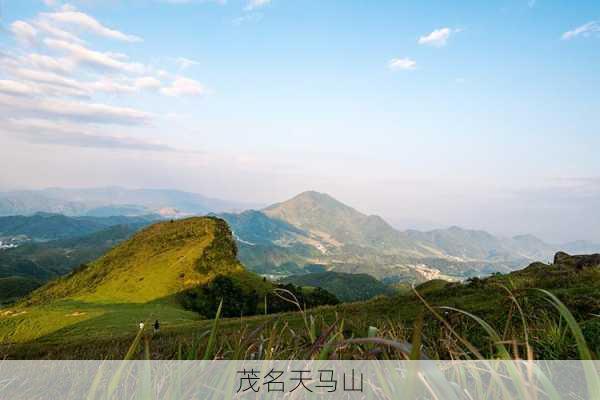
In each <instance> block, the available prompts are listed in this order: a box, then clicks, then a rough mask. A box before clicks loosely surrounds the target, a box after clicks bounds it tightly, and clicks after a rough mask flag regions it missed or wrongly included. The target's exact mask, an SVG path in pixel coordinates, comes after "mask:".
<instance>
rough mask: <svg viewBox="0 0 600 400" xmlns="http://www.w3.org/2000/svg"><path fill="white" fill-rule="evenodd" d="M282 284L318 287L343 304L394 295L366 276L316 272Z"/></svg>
mask: <svg viewBox="0 0 600 400" xmlns="http://www.w3.org/2000/svg"><path fill="white" fill-rule="evenodd" d="M283 282H284V283H291V284H294V285H296V286H301V287H320V288H322V289H325V290H327V291H328V292H330V293H333V294H334V295H335V297H337V298H338V299H340V300H341V301H344V302H348V301H361V300H369V299H371V298H373V297H376V296H379V295H392V294H394V293H395V291H394V290H392V289H391V288H390V287H388V286H387V285H384V284H383V283H381V282H380V281H378V280H377V279H375V278H373V277H372V276H370V275H367V274H346V273H342V272H318V273H312V274H306V275H298V276H290V277H288V278H286V279H284V280H283Z"/></svg>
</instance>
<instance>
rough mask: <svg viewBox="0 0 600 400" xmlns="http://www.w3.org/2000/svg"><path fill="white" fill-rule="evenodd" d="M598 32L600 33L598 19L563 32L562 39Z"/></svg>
mask: <svg viewBox="0 0 600 400" xmlns="http://www.w3.org/2000/svg"><path fill="white" fill-rule="evenodd" d="M598 33H600V23H599V22H598V21H591V22H588V23H587V24H583V25H581V26H578V27H577V28H575V29H573V30H570V31H567V32H565V33H563V35H562V39H563V40H569V39H574V38H576V37H577V36H583V37H590V36H592V35H595V34H598Z"/></svg>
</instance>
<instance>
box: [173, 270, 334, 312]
mask: <svg viewBox="0 0 600 400" xmlns="http://www.w3.org/2000/svg"><path fill="white" fill-rule="evenodd" d="M178 297H179V298H180V302H181V304H182V305H183V306H184V308H186V309H188V310H193V311H196V312H198V313H200V315H203V316H204V317H205V318H206V317H208V318H210V316H213V315H215V314H216V313H217V310H218V309H221V315H222V316H224V317H247V316H252V315H257V314H273V313H280V312H287V311H297V310H298V308H297V306H296V303H298V304H299V305H300V308H301V309H303V308H307V309H308V308H314V307H318V306H323V305H335V304H338V303H339V300H338V299H337V298H336V297H335V296H334V295H332V294H331V293H329V292H327V291H325V290H323V289H321V288H316V289H315V288H299V287H296V286H294V285H291V284H287V285H275V284H271V283H270V282H268V281H267V280H266V279H264V280H262V284H260V283H259V282H252V285H248V281H245V282H244V281H240V280H239V279H238V277H237V276H236V275H232V276H222V275H220V276H217V277H216V278H215V279H213V280H212V281H211V282H210V283H208V284H205V285H203V286H200V287H197V288H193V289H190V290H186V291H185V292H182V293H181V294H180V295H179V296H178Z"/></svg>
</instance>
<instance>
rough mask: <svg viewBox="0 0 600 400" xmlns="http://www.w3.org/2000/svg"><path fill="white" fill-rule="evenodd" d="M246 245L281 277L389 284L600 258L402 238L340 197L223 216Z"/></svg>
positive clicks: (300, 199)
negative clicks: (342, 277) (317, 275)
mask: <svg viewBox="0 0 600 400" xmlns="http://www.w3.org/2000/svg"><path fill="white" fill-rule="evenodd" d="M219 215H220V216H221V217H222V218H224V219H225V220H226V221H227V222H228V223H229V224H230V225H231V227H232V229H233V232H234V235H235V236H236V239H237V240H238V242H239V244H240V259H241V261H242V262H243V263H244V264H245V265H246V266H247V267H248V268H249V269H251V270H253V271H256V272H258V273H261V274H263V275H268V276H271V277H274V278H278V277H279V278H280V277H282V276H287V275H299V274H302V273H303V272H304V271H303V268H304V266H306V265H312V264H320V265H325V266H326V267H327V269H328V270H329V271H335V272H346V273H367V274H369V275H372V276H374V277H376V278H377V279H385V280H386V281H389V282H402V281H409V282H421V281H426V280H430V279H438V278H443V279H453V278H454V279H456V278H458V279H462V278H465V277H470V276H483V275H489V274H491V273H493V272H510V271H512V270H515V269H517V268H520V267H521V266H522V265H526V264H528V263H530V262H532V261H536V260H550V259H551V257H552V255H553V254H554V253H555V252H557V251H559V250H561V249H566V250H570V249H574V248H577V249H580V250H583V249H585V250H586V251H587V252H594V251H600V246H599V245H594V244H591V243H587V242H579V243H573V244H569V245H562V246H561V245H553V244H547V243H545V242H543V241H542V240H540V239H538V238H536V237H535V236H532V235H520V236H515V237H513V238H504V237H497V236H494V235H492V234H490V233H488V232H485V231H481V230H469V229H463V228H460V227H456V226H454V227H450V228H448V229H436V230H431V231H426V232H421V231H416V230H407V231H397V230H396V229H394V228H393V227H392V226H391V225H389V224H388V223H387V222H386V221H385V220H383V219H382V218H381V217H379V216H375V215H365V214H363V213H361V212H359V211H357V210H355V209H353V208H352V207H349V206H347V205H345V204H343V203H342V202H340V201H338V200H336V199H334V198H333V197H331V196H329V195H327V194H324V193H318V192H314V191H308V192H304V193H301V194H299V195H297V196H295V197H293V198H292V199H289V200H287V201H284V202H281V203H277V204H273V205H271V206H269V207H266V208H265V209H263V210H261V211H247V212H245V213H242V214H232V213H229V214H219Z"/></svg>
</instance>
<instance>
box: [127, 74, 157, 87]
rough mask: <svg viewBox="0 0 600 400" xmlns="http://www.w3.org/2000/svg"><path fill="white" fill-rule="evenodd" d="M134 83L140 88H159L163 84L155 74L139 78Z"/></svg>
mask: <svg viewBox="0 0 600 400" xmlns="http://www.w3.org/2000/svg"><path fill="white" fill-rule="evenodd" d="M134 84H135V87H136V88H138V89H158V88H160V86H161V82H160V81H159V80H158V79H156V78H154V77H153V76H143V77H141V78H137V79H136V80H135V83H134Z"/></svg>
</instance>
